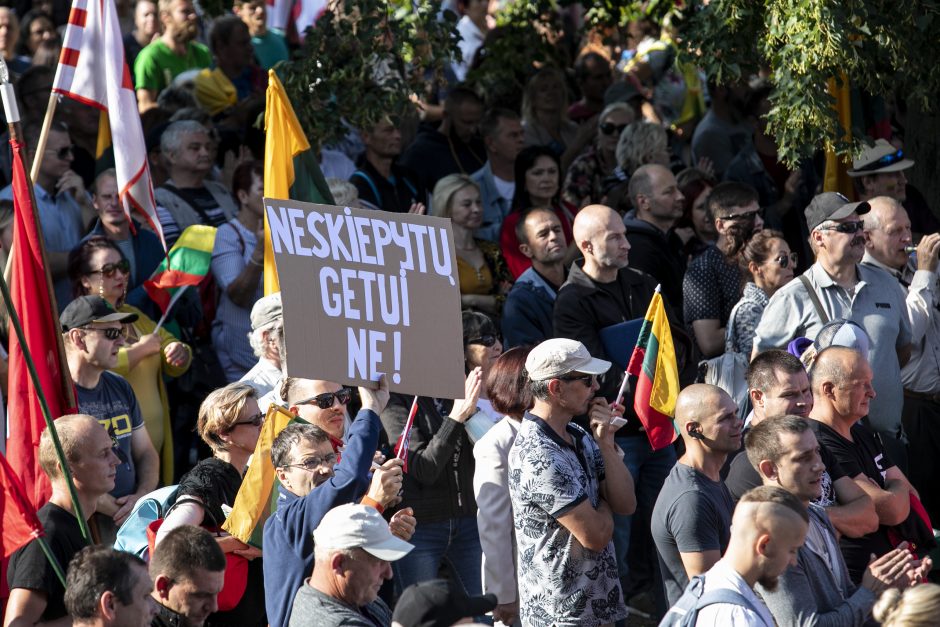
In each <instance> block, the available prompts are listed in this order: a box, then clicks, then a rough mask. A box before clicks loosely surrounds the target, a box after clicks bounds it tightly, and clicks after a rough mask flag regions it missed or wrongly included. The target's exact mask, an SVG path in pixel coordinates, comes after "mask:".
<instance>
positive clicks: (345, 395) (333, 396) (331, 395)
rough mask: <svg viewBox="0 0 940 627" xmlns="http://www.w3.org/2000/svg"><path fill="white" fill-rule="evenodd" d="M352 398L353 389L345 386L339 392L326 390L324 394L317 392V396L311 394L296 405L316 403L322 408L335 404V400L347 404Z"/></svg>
mask: <svg viewBox="0 0 940 627" xmlns="http://www.w3.org/2000/svg"><path fill="white" fill-rule="evenodd" d="M351 398H352V390H351V389H349V388H343V389H341V390H339V391H338V392H324V393H323V394H317V395H316V396H311V397H310V398H305V399H304V400H302V401H297V402H296V403H294V405H310V404H316V406H317V407H319V408H320V409H329V408H330V407H332V406H333V401H334V400H337V401H339V404H340V405H345V404H346V403H348V402H349V400H350V399H351Z"/></svg>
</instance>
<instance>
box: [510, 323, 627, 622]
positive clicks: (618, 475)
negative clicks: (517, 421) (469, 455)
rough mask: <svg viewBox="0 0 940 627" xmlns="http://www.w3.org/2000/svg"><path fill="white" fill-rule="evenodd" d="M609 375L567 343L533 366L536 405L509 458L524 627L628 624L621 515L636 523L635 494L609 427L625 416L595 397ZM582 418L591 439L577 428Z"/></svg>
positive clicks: (544, 350) (602, 364) (538, 352)
mask: <svg viewBox="0 0 940 627" xmlns="http://www.w3.org/2000/svg"><path fill="white" fill-rule="evenodd" d="M610 366H611V364H610V362H609V361H604V360H602V359H596V358H594V357H592V356H591V354H590V353H589V352H588V349H587V348H585V346H584V344H582V343H581V342H577V341H575V340H569V339H561V338H556V339H551V340H546V341H544V342H542V343H541V344H539V345H538V346H536V347H535V348H533V349H532V352H530V353H529V355H528V357H527V358H526V362H525V370H526V373H527V374H528V379H529V381H528V386H529V390H530V391H531V393H532V396H533V398H534V404H533V406H532V410H531V411H528V412H526V414H525V418H524V419H523V421H522V425H521V426H520V427H519V433H518V435H517V436H516V440H515V442H514V443H513V445H512V449H510V451H509V478H510V481H509V495H510V498H511V500H512V510H513V518H514V526H515V529H516V541H517V543H518V555H519V556H520V558H519V564H518V568H519V594H520V603H519V608H520V613H521V619H522V623H523V624H525V625H535V624H549V623H552V624H559V625H604V624H613V623H614V622H615V621H618V620H623V619H624V618H626V616H627V608H626V606H625V605H624V603H623V599H622V596H621V589H620V579H619V577H618V571H617V558H616V556H615V555H614V544H613V534H614V518H613V515H614V514H621V515H629V514H632V513H633V512H634V510H635V509H636V494H635V491H634V486H633V478H632V476H631V475H630V471H629V470H627V467H626V465H624V463H623V461H622V457H623V451H621V450H620V447H618V446H617V444H616V443H615V442H614V432H615V431H616V430H617V427H616V426H613V425H611V424H610V422H611V419H612V418H614V417H615V416H619V415H621V414H622V413H623V407H622V406H620V405H609V404H608V403H607V401H606V400H604V399H603V398H599V397H596V396H595V395H596V394H597V391H598V389H599V386H598V383H597V376H598V375H602V374H604V373H605V372H607V370H608V369H609V368H610ZM583 414H588V415H589V416H590V421H591V433H590V434H589V433H588V431H586V430H585V429H584V428H582V427H580V426H578V425H577V424H574V423H573V422H572V419H573V418H574V417H575V416H579V415H583Z"/></svg>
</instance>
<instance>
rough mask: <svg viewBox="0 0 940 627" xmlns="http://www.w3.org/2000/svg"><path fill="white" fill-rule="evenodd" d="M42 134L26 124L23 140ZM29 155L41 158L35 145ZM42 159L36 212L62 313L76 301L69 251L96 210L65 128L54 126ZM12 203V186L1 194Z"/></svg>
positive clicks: (35, 188) (36, 187)
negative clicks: (77, 170) (75, 167)
mask: <svg viewBox="0 0 940 627" xmlns="http://www.w3.org/2000/svg"><path fill="white" fill-rule="evenodd" d="M40 130H41V124H40V122H35V123H28V124H25V125H24V127H23V137H26V138H28V139H29V141H30V142H35V141H36V139H38V137H39V133H40ZM29 152H30V154H29V158H30V159H31V160H32V159H36V158H37V155H36V153H35V146H33V145H32V144H31V145H30V151H29ZM41 156H42V161H41V162H40V164H39V175H38V176H37V177H36V180H35V181H34V182H33V191H34V193H35V195H36V208H35V209H36V214H37V215H38V216H39V222H40V224H41V225H42V236H43V240H44V241H45V243H46V253H47V255H48V258H49V270H50V272H51V273H52V279H53V281H54V290H55V297H56V304H57V305H58V306H59V311H62V310H63V309H64V308H65V306H66V305H67V304H68V303H69V301H70V300H72V286H71V283H70V282H69V277H68V256H69V251H70V250H72V248H74V247H75V246H76V245H77V244H78V243H79V242H80V241H81V240H82V233H83V232H84V225H86V224H88V222H90V221H91V219H92V218H94V207H92V205H91V199H90V198H89V197H88V193H87V192H86V191H85V184H84V183H83V182H82V178H81V177H80V176H79V175H78V174H76V173H75V171H74V170H72V161H73V159H74V155H73V153H72V140H71V138H70V137H69V129H68V127H67V126H66V125H65V124H63V123H61V122H54V123H53V124H52V126H51V127H50V128H49V139H48V141H47V143H46V149H45V152H43V154H42V155H41ZM12 199H13V187H12V185H8V186H7V187H5V188H3V190H2V191H0V200H12Z"/></svg>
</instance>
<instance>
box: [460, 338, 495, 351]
mask: <svg viewBox="0 0 940 627" xmlns="http://www.w3.org/2000/svg"><path fill="white" fill-rule="evenodd" d="M467 344H468V345H469V344H480V345H481V346H485V347H487V348H489V347H490V346H493V345H494V344H496V336H495V335H481V336H480V337H475V338H473V339H469V340H467Z"/></svg>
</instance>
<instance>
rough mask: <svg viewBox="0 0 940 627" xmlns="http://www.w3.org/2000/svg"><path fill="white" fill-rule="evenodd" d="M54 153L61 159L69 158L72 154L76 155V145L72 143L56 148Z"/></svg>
mask: <svg viewBox="0 0 940 627" xmlns="http://www.w3.org/2000/svg"><path fill="white" fill-rule="evenodd" d="M54 154H55V156H56V157H57V158H59V159H62V160H65V159H68V158H69V157H70V156H74V155H75V146H73V145H71V144H70V145H68V146H62V147H61V148H59V149H58V150H56V151H55V153H54Z"/></svg>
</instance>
